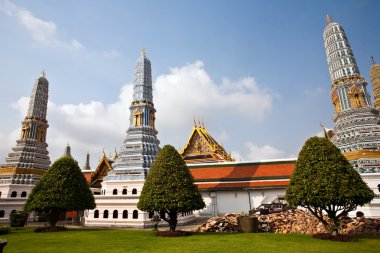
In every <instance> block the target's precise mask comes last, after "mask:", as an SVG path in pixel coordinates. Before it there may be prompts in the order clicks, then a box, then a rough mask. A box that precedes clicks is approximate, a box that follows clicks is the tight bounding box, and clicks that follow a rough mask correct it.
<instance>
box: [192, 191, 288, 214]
mask: <svg viewBox="0 0 380 253" xmlns="http://www.w3.org/2000/svg"><path fill="white" fill-rule="evenodd" d="M285 191H286V189H284V188H283V189H250V190H248V191H247V190H235V191H233V190H232V191H201V194H202V197H203V200H204V202H205V204H206V207H205V208H204V209H203V210H200V211H199V212H198V214H199V215H201V216H215V215H221V214H226V213H240V212H246V213H248V211H249V210H251V209H254V208H256V207H258V206H259V205H261V203H262V201H263V200H264V199H265V198H266V197H267V198H266V199H273V200H274V199H276V198H278V197H280V198H281V197H284V196H285Z"/></svg>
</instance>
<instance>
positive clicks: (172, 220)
mask: <svg viewBox="0 0 380 253" xmlns="http://www.w3.org/2000/svg"><path fill="white" fill-rule="evenodd" d="M177 223H178V220H177V211H171V212H170V213H169V228H170V231H175V228H176V227H177Z"/></svg>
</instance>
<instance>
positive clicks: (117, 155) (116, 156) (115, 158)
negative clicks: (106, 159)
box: [113, 148, 119, 160]
mask: <svg viewBox="0 0 380 253" xmlns="http://www.w3.org/2000/svg"><path fill="white" fill-rule="evenodd" d="M118 158H119V154H118V153H117V150H116V148H115V156H114V157H113V159H114V160H117V159H118Z"/></svg>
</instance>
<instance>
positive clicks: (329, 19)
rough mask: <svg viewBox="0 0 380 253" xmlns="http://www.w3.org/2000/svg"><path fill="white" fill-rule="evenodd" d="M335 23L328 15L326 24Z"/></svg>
mask: <svg viewBox="0 0 380 253" xmlns="http://www.w3.org/2000/svg"><path fill="white" fill-rule="evenodd" d="M332 22H333V21H332V19H331V17H330V16H329V15H327V16H326V23H327V24H330V23H332Z"/></svg>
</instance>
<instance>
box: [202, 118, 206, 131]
mask: <svg viewBox="0 0 380 253" xmlns="http://www.w3.org/2000/svg"><path fill="white" fill-rule="evenodd" d="M202 128H203V129H206V128H205V123H204V122H203V119H202Z"/></svg>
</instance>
